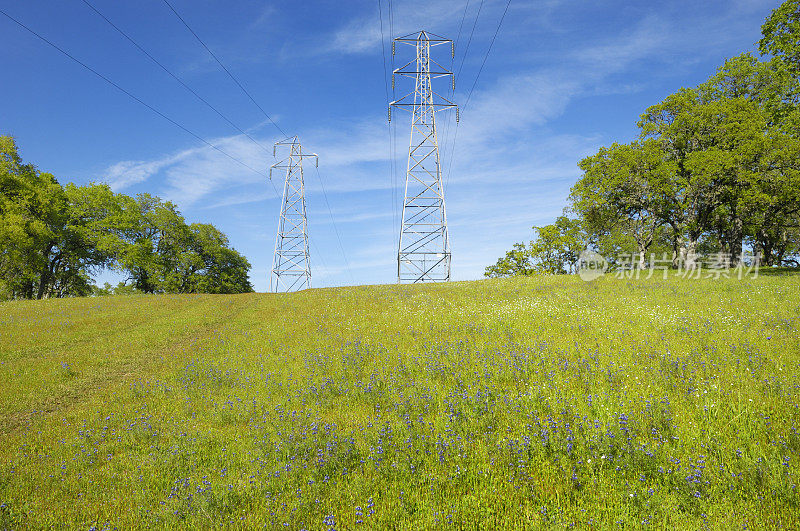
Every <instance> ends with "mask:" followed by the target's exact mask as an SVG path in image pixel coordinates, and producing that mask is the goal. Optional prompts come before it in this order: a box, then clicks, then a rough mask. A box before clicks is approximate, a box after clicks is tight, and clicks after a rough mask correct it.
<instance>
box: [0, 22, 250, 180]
mask: <svg viewBox="0 0 800 531" xmlns="http://www.w3.org/2000/svg"><path fill="white" fill-rule="evenodd" d="M0 13H2V14H3V15H5V16H6V18H8V19H9V20H11V21H12V22H14V23H15V24H17V25H18V26H20V27H21V28H23V29H24V30H25V31H27V32H29V33H30V34H32V35H34V36H35V37H37V38H38V39H40V40H41V41H43V42H45V43H47V44H49V45H50V46H51V47H53V48H55V49H56V50H58V51H59V52H61V53H62V54H63V55H65V56H67V57H69V58H70V59H72V60H73V61H75V62H76V63H78V64H79V65H81V66H82V67H83V68H85V69H86V70H88V71H89V72H91V73H93V74H94V75H96V76H97V77H99V78H100V79H102V80H103V81H105V82H106V83H108V84H110V85H111V86H113V87H114V88H116V89H117V90H119V91H120V92H122V93H123V94H125V95H126V96H128V97H130V98H132V99H134V100H136V101H137V102H138V103H140V104H141V105H143V106H145V107H147V108H148V109H150V110H151V111H153V112H154V113H155V114H157V115H159V116H160V117H162V118H163V119H165V120H167V121H168V122H170V123H171V124H173V125H174V126H176V127H179V128H180V129H182V130H183V131H185V132H186V133H188V134H190V135H192V136H193V137H194V138H196V139H197V140H199V141H201V142H202V143H204V144H205V145H207V146H209V147H211V148H213V149H215V150H217V151H219V152H220V153H222V154H223V155H225V156H226V157H228V158H229V159H231V160H233V161H234V162H236V163H238V164H241V165H242V166H244V167H245V168H247V169H249V170H251V171H253V172H255V173H257V174H258V175H259V176H263V173H262V172H260V171H258V170H256V169H255V168H253V167H252V166H250V165H248V164H246V163H244V162H242V161H241V160H239V159H237V158H236V157H234V156H233V155H231V154H229V153H228V152H226V151H224V150H223V149H221V148H219V147H217V146H215V145H214V144H212V143H211V142H209V141H208V140H206V139H205V138H203V137H201V136H200V135H198V134H197V133H195V132H193V131H191V130H190V129H188V128H187V127H185V126H183V125H181V124H180V123H178V122H176V121H175V120H173V119H172V118H170V117H169V116H167V115H165V114H164V113H162V112H161V111H159V110H158V109H156V108H155V107H153V106H152V105H150V104H148V103H145V102H144V101H142V100H141V99H139V98H138V97H136V96H135V95H133V94H132V93H130V92H128V91H127V90H125V89H124V88H122V87H121V86H120V85H118V84H116V83H115V82H114V81H112V80H110V79H109V78H107V77H106V76H104V75H103V74H101V73H100V72H98V71H97V70H95V69H94V68H92V67H91V66H89V65H87V64H86V63H84V62H82V61H81V60H80V59H77V58H76V57H75V56H73V55H71V54H70V53H69V52H67V51H66V50H64V49H63V48H61V47H59V46H58V45H56V44H54V43H53V42H52V41H50V40H48V39H47V38H46V37H44V36H42V35H40V34H39V33H37V32H36V31H34V30H33V29H31V28H29V27H28V26H26V25H25V24H23V23H22V22H20V21H19V20H17V19H16V18H14V17H12V16H11V15H9V14H8V13H6V12H5V11H3V10H2V9H0Z"/></svg>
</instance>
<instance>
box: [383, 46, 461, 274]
mask: <svg viewBox="0 0 800 531" xmlns="http://www.w3.org/2000/svg"><path fill="white" fill-rule="evenodd" d="M397 43H400V44H407V45H410V46H413V47H414V48H415V49H416V54H415V57H414V59H412V60H411V61H409V62H408V63H407V64H405V65H404V66H402V67H400V68H397V69H395V70H394V72H392V88H394V80H395V77H394V76H403V77H409V78H413V79H414V90H413V91H412V92H409V93H408V94H406V95H405V96H403V97H402V98H400V99H398V100H395V101H393V102H391V103H390V104H389V121H390V122H391V120H392V107H397V108H400V109H406V110H409V111H411V140H410V145H409V149H408V166H407V169H406V192H405V199H404V201H403V220H402V225H401V228H400V241H399V243H398V248H397V281H398V282H412V283H417V282H448V281H449V280H450V241H449V239H448V235H447V215H446V213H445V207H444V187H443V186H442V166H441V163H440V160H439V141H438V140H437V137H436V113H437V112H439V111H442V110H445V109H453V108H455V109H456V120H458V107H457V106H456V105H455V104H454V103H453V102H451V101H450V100H448V99H446V98H444V97H443V96H441V95H439V94H437V93H436V92H434V90H433V86H432V84H431V80H432V79H436V78H440V77H448V76H449V77H450V78H451V80H452V83H453V87H454V88H455V79H454V78H453V73H452V72H450V71H449V70H447V69H446V68H444V67H443V66H442V65H440V64H439V63H437V62H436V61H434V60H433V59H432V58H431V48H433V47H435V46H439V45H442V44H450V53H451V55H452V56H455V48H454V47H453V41H451V40H449V39H445V38H443V37H439V36H438V35H434V34H433V33H429V32H427V31H419V32H416V33H412V34H411V35H406V36H405V37H399V38H397V39H395V40H394V42H392V55H394V53H395V45H396V44H397Z"/></svg>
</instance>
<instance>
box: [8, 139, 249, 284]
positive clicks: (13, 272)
mask: <svg viewBox="0 0 800 531" xmlns="http://www.w3.org/2000/svg"><path fill="white" fill-rule="evenodd" d="M104 268H107V269H112V270H116V271H119V272H122V273H123V274H125V275H127V278H128V281H127V282H129V283H130V284H129V285H128V284H127V282H126V285H128V287H129V288H130V289H134V290H136V291H139V292H143V293H242V292H248V291H252V290H253V287H252V285H251V284H250V282H249V280H248V271H249V269H250V264H249V263H248V261H247V259H245V257H243V256H242V255H240V254H239V253H238V252H236V251H235V250H234V249H232V248H231V247H230V242H229V241H228V238H227V237H226V236H225V235H224V234H223V233H222V232H220V231H219V230H218V229H216V228H215V227H214V226H213V225H208V224H201V223H193V224H187V223H186V221H185V220H184V218H183V216H182V215H181V213H180V212H179V211H178V209H177V207H176V206H175V205H174V204H173V203H170V202H168V201H162V200H161V199H159V198H158V197H153V196H151V195H148V194H140V195H138V196H136V197H130V196H127V195H124V194H118V193H114V192H113V191H112V190H111V189H110V188H109V187H108V186H107V185H104V184H90V185H88V186H76V185H74V184H68V185H66V186H62V185H61V184H59V182H58V181H57V180H56V178H55V177H54V176H53V175H51V174H49V173H43V172H40V171H39V170H37V169H36V167H35V166H34V165H32V164H26V163H23V162H22V159H21V157H20V155H19V152H18V148H17V145H16V143H15V141H14V139H13V138H12V137H9V136H0V299H18V298H22V299H33V298H37V299H41V298H45V297H66V296H81V295H90V294H105V293H110V292H111V290H109V289H108V288H97V287H96V286H93V280H92V275H93V274H94V273H96V272H98V271H100V270H102V269H104ZM114 291H115V292H124V291H126V288H125V286H121V287H118V289H117V290H114Z"/></svg>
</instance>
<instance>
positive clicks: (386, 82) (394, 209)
mask: <svg viewBox="0 0 800 531" xmlns="http://www.w3.org/2000/svg"><path fill="white" fill-rule="evenodd" d="M382 2H383V0H378V18H379V20H380V28H381V52H382V53H383V89H384V93H385V94H386V103H387V104H388V103H389V79H388V77H387V75H386V36H385V35H384V33H383V6H382V5H381V4H382ZM391 127H392V124H391V123H388V124H387V129H386V130H387V132H388V134H389V145H388V148H389V183H390V185H391V186H392V229H394V226H395V225H396V224H397V204H396V197H395V192H396V190H395V186H394V175H393V168H392V130H391Z"/></svg>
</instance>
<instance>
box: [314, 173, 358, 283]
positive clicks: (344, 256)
mask: <svg viewBox="0 0 800 531" xmlns="http://www.w3.org/2000/svg"><path fill="white" fill-rule="evenodd" d="M314 169H315V170H316V172H317V179H319V185H320V186H321V187H322V195H323V197H325V204H326V205H327V206H328V214H330V216H331V223H332V224H333V230H334V232H335V233H336V240H337V241H338V242H339V250H340V251H342V258H344V264H345V266H346V267H347V272H348V273H349V274H350V280H352V281H353V284H355V283H356V279H355V277H354V276H353V271H352V270H351V269H350V263H349V262H348V261H347V253H345V252H344V246H343V245H342V239H341V238H340V237H339V229H338V228H336V221H335V220H334V219H333V210H331V204H330V203H329V202H328V194H327V193H326V192H325V184H323V182H322V177H321V176H320V174H319V168H317V167H316V166H315V167H314Z"/></svg>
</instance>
